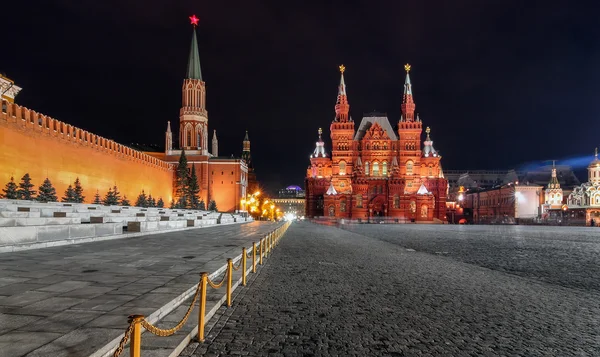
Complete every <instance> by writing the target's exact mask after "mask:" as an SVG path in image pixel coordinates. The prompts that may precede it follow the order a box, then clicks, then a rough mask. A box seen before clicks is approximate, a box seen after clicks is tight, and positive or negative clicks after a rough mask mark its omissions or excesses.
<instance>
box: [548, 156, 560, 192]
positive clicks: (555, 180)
mask: <svg viewBox="0 0 600 357" xmlns="http://www.w3.org/2000/svg"><path fill="white" fill-rule="evenodd" d="M548 188H560V182H558V178H557V177H556V165H555V162H554V160H552V175H551V176H550V182H549V183H548Z"/></svg>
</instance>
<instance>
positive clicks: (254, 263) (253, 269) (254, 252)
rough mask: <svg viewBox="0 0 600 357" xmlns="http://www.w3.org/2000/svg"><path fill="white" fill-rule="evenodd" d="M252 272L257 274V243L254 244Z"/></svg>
mask: <svg viewBox="0 0 600 357" xmlns="http://www.w3.org/2000/svg"><path fill="white" fill-rule="evenodd" d="M252 272H253V273H256V243H254V242H252Z"/></svg>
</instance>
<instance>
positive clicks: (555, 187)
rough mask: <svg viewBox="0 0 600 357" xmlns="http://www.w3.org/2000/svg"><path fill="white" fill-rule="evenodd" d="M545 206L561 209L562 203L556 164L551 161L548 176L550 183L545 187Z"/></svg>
mask: <svg viewBox="0 0 600 357" xmlns="http://www.w3.org/2000/svg"><path fill="white" fill-rule="evenodd" d="M545 193H546V204H548V205H550V208H561V207H562V201H563V190H562V188H561V187H560V182H559V181H558V177H557V176H556V164H555V162H554V160H552V175H551V176H550V182H548V187H546V191H545Z"/></svg>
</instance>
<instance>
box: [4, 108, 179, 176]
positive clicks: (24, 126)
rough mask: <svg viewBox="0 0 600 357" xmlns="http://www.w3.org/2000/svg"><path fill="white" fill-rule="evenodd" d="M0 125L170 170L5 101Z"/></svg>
mask: <svg viewBox="0 0 600 357" xmlns="http://www.w3.org/2000/svg"><path fill="white" fill-rule="evenodd" d="M0 124H2V125H9V126H14V127H16V128H17V129H19V130H28V131H31V132H34V133H39V134H45V135H50V136H53V137H56V139H57V140H66V141H68V142H71V143H75V144H78V145H82V146H87V147H91V148H94V149H96V150H100V151H104V152H106V153H110V154H113V155H118V156H122V157H124V158H127V159H131V160H136V161H138V162H141V163H144V164H147V165H151V166H154V167H157V168H161V169H163V170H168V171H172V170H173V166H172V165H171V164H169V163H166V162H164V161H162V160H160V159H157V158H155V157H152V156H150V155H148V154H145V153H143V152H141V151H138V150H134V149H132V148H130V147H128V146H125V145H122V144H119V143H117V142H115V141H114V140H110V139H107V138H104V137H102V136H99V135H96V134H93V133H90V132H88V131H86V130H83V129H80V128H77V127H75V126H73V125H71V124H67V123H64V122H62V121H59V120H56V119H54V118H51V117H49V116H47V115H44V114H41V113H38V112H36V111H34V110H31V109H28V108H26V107H22V106H20V105H18V104H15V103H11V102H9V101H7V100H2V101H1V107H0Z"/></svg>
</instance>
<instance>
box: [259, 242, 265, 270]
mask: <svg viewBox="0 0 600 357" xmlns="http://www.w3.org/2000/svg"><path fill="white" fill-rule="evenodd" d="M264 241H265V240H264V239H261V240H260V262H259V264H260V265H263V243H264Z"/></svg>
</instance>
